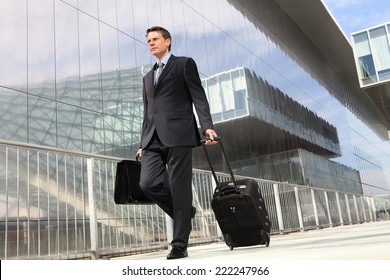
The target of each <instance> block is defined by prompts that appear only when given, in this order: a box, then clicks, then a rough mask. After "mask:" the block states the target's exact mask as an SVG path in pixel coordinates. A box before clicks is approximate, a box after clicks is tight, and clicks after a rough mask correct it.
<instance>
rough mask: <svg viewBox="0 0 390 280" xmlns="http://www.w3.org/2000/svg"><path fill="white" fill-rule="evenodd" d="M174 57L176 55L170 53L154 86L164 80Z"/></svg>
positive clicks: (173, 61)
mask: <svg viewBox="0 0 390 280" xmlns="http://www.w3.org/2000/svg"><path fill="white" fill-rule="evenodd" d="M175 59H176V57H175V56H174V55H172V54H171V57H170V58H169V60H168V62H167V64H166V65H165V66H164V69H163V71H162V72H161V75H160V77H159V78H158V82H157V85H156V88H157V87H158V85H159V83H160V82H161V81H162V80H164V78H165V76H167V75H168V74H169V72H170V71H171V69H172V66H173V65H174V63H175Z"/></svg>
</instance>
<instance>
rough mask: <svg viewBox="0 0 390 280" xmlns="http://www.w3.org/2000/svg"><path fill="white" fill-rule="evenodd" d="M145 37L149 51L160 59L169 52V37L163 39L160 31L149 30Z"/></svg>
mask: <svg viewBox="0 0 390 280" xmlns="http://www.w3.org/2000/svg"><path fill="white" fill-rule="evenodd" d="M147 38H148V47H149V50H150V53H151V54H152V55H154V56H155V57H157V59H158V60H161V59H162V58H163V57H164V56H165V55H166V54H167V53H168V52H169V49H168V48H169V45H170V44H171V39H164V37H163V36H162V34H161V32H158V31H151V32H149V33H148V37H147Z"/></svg>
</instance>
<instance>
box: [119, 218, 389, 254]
mask: <svg viewBox="0 0 390 280" xmlns="http://www.w3.org/2000/svg"><path fill="white" fill-rule="evenodd" d="M167 254H168V251H167V250H164V251H160V252H153V253H148V254H141V255H133V256H127V257H120V258H115V259H122V260H123V259H124V260H165V259H166V255H167ZM188 254H189V257H188V258H185V259H182V261H191V260H198V261H199V260H202V261H203V260H218V261H221V260H390V220H386V221H378V222H370V223H363V224H356V225H347V226H338V227H333V228H325V229H320V230H309V231H305V232H296V233H290V234H286V235H272V236H271V242H270V246H269V247H268V248H267V247H265V246H253V247H245V248H244V247H242V248H235V249H234V250H233V251H230V249H229V248H228V247H227V246H226V245H225V243H216V244H210V245H202V246H194V247H189V248H188Z"/></svg>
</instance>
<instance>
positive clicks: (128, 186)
mask: <svg viewBox="0 0 390 280" xmlns="http://www.w3.org/2000/svg"><path fill="white" fill-rule="evenodd" d="M140 174H141V162H139V161H136V160H122V161H120V162H118V163H117V166H116V176H115V189H114V201H115V203H116V204H152V203H153V202H152V201H151V200H150V199H149V198H148V197H147V196H146V195H145V194H144V193H143V191H142V190H141V188H140V186H139V180H140Z"/></svg>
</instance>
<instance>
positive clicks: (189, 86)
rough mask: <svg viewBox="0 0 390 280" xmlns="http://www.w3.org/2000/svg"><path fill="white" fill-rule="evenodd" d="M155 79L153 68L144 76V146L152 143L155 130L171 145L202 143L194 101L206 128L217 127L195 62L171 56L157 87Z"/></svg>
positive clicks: (203, 128)
mask: <svg viewBox="0 0 390 280" xmlns="http://www.w3.org/2000/svg"><path fill="white" fill-rule="evenodd" d="M153 79H154V74H153V69H152V70H151V71H149V72H148V73H147V74H146V75H145V76H144V78H143V100H144V120H143V124H142V134H141V147H142V148H145V147H146V146H147V145H148V143H149V142H150V140H151V138H152V136H153V133H154V131H157V135H158V136H159V138H160V140H161V142H162V143H163V144H164V145H165V146H168V147H178V146H196V145H199V141H200V135H199V131H198V127H197V124H196V119H195V116H194V113H193V104H194V105H195V109H196V113H197V115H198V118H199V123H200V126H201V129H202V131H203V132H204V131H205V130H206V129H214V127H213V123H212V119H211V115H210V109H209V103H208V101H207V98H206V95H205V92H204V89H203V87H202V84H201V81H200V78H199V73H198V69H197V66H196V63H195V61H194V60H193V59H192V58H189V57H176V56H174V55H171V57H170V58H169V60H168V62H167V64H166V65H165V66H164V70H163V71H162V73H161V75H160V78H159V80H158V83H157V85H156V87H154V85H153Z"/></svg>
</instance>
